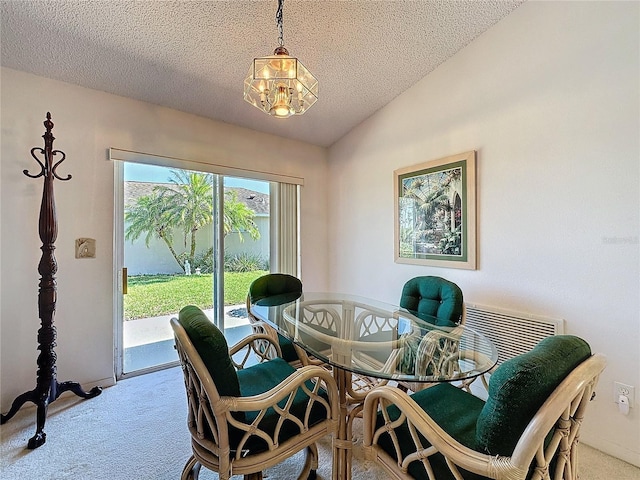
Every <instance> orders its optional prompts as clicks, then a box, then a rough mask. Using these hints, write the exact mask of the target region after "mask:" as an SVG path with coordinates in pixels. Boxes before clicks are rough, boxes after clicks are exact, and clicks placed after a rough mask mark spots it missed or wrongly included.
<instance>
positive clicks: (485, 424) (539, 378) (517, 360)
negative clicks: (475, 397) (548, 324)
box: [476, 335, 591, 456]
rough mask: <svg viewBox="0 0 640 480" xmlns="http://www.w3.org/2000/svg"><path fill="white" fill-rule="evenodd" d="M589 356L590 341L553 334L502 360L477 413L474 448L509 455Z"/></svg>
mask: <svg viewBox="0 0 640 480" xmlns="http://www.w3.org/2000/svg"><path fill="white" fill-rule="evenodd" d="M589 356H591V349H590V347H589V344H587V342H585V341H584V340H582V339H581V338H578V337H575V336H571V335H556V336H552V337H547V338H545V339H543V340H542V341H541V342H540V343H539V344H538V345H536V346H535V347H534V348H533V349H532V350H531V351H530V352H527V353H525V354H523V355H519V356H517V357H514V358H511V359H509V360H506V361H505V362H504V363H502V364H501V365H500V366H499V367H498V368H497V369H496V371H495V372H494V373H493V374H492V375H491V381H490V382H489V396H488V398H487V401H486V404H485V406H484V407H483V409H482V411H481V412H480V414H479V415H478V421H477V426H476V440H477V450H479V451H483V452H485V453H487V454H490V455H505V456H510V455H511V454H512V453H513V450H514V448H515V446H516V444H517V443H518V440H519V439H520V436H521V435H522V433H523V432H524V430H525V428H526V426H527V424H528V423H529V422H530V421H531V419H532V418H533V416H534V415H535V414H536V412H537V411H538V410H539V409H540V407H541V406H542V404H543V403H544V402H545V400H546V399H547V398H548V397H549V395H551V393H552V392H553V390H555V388H556V387H557V386H558V385H559V384H560V382H562V380H564V378H565V377H566V376H567V375H568V374H569V373H570V372H571V371H572V370H573V369H574V368H575V367H576V366H578V365H579V364H580V363H582V362H583V361H584V360H586V359H587V358H588V357H589Z"/></svg>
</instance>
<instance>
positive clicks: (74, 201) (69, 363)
mask: <svg viewBox="0 0 640 480" xmlns="http://www.w3.org/2000/svg"><path fill="white" fill-rule="evenodd" d="M0 78H1V81H2V83H1V101H2V111H1V117H0V118H1V126H2V145H1V147H0V153H1V155H2V156H1V161H0V168H1V171H0V174H1V175H0V187H1V188H0V190H1V193H0V201H1V213H2V222H1V225H2V231H1V236H0V238H1V244H0V261H1V276H0V282H1V285H2V289H1V308H0V314H1V317H0V333H1V337H2V338H1V342H0V349H1V351H0V363H1V367H0V382H1V384H0V390H1V409H2V411H3V412H5V411H7V410H8V409H9V407H10V403H11V401H12V400H13V399H14V398H15V397H16V396H17V395H19V394H21V393H23V392H25V391H28V390H31V389H33V388H34V387H35V378H36V357H37V353H38V352H37V351H36V347H37V343H36V332H37V330H38V328H39V319H38V310H37V296H38V281H39V274H38V272H37V265H38V261H39V260H40V255H41V251H40V246H41V243H40V240H39V237H38V231H37V224H38V212H39V208H40V200H41V198H42V179H37V180H34V179H30V178H27V177H26V176H24V175H23V174H22V171H23V170H25V169H27V170H29V171H30V172H32V173H37V172H38V169H37V164H36V162H35V160H33V159H32V158H31V156H30V154H29V151H30V149H31V148H32V147H43V140H42V135H43V133H44V127H43V125H42V123H43V121H44V119H45V114H46V113H47V111H50V112H51V114H52V119H53V122H54V124H55V127H54V129H53V134H54V136H55V137H56V140H55V142H54V148H56V149H59V150H62V151H64V152H65V153H66V155H67V160H66V161H65V162H64V163H63V164H61V165H60V166H59V167H58V174H60V175H63V176H64V175H67V174H71V175H72V176H73V178H72V179H71V180H70V181H68V182H60V181H55V182H54V183H55V199H56V205H57V216H58V223H59V233H58V238H57V241H56V247H57V248H56V251H55V255H56V259H57V262H58V274H57V285H58V303H57V312H56V318H55V325H56V326H57V329H58V341H57V348H56V352H57V356H58V362H57V365H58V379H59V380H60V381H65V380H74V381H78V382H81V383H83V384H87V385H92V384H94V383H96V382H99V383H109V382H111V381H112V380H113V375H114V366H113V345H114V334H113V329H114V318H113V317H114V308H113V298H114V294H115V292H114V289H113V278H114V262H113V251H114V246H113V225H114V216H113V215H114V165H113V163H112V162H111V161H110V160H109V159H108V158H109V157H108V148H109V147H117V148H121V149H128V150H134V151H139V152H146V153H152V154H160V155H166V156H172V157H177V158H183V159H191V160H195V161H204V162H206V161H211V162H212V163H216V164H223V165H231V166H238V167H241V168H244V169H255V170H259V171H269V172H274V173H279V174H283V175H292V176H298V177H304V178H305V185H304V187H302V189H301V192H302V193H301V195H302V198H301V209H302V211H301V216H302V217H303V218H305V219H306V220H305V222H304V225H303V227H302V232H301V249H302V255H303V256H304V257H305V260H304V271H303V277H302V280H303V282H304V283H305V286H308V288H310V289H314V290H320V289H325V288H326V284H327V281H328V269H327V265H326V254H325V252H326V251H327V233H326V216H327V213H326V203H325V202H323V201H317V199H318V198H321V199H323V198H325V196H326V192H325V185H326V183H327V153H326V150H325V149H322V148H319V147H314V146H310V145H307V144H303V143H300V142H294V141H288V140H284V139H282V138H279V137H275V136H271V135H265V134H261V133H257V132H254V131H251V130H247V129H243V128H238V127H234V126H231V125H229V124H225V123H220V122H214V121H211V120H207V119H204V118H200V117H196V116H193V115H187V114H183V113H180V112H177V111H174V110H169V109H166V108H162V107H158V106H155V105H151V104H146V103H142V102H137V101H134V100H130V99H126V98H122V97H118V96H114V95H109V94H106V93H103V92H98V91H94V90H88V89H84V88H80V87H77V86H74V85H70V84H66V83H61V82H57V81H52V80H48V79H45V78H41V77H36V76H33V75H29V74H26V73H22V72H18V71H15V70H11V69H6V68H3V69H2V70H1V77H0ZM241 101H242V100H241V99H240V100H239V102H241ZM247 108H250V107H247ZM272 120H273V119H271V118H269V117H266V116H265V121H272ZM79 237H91V238H95V239H96V249H97V253H96V258H95V259H81V260H77V259H75V258H74V240H75V239H76V238H79ZM308 252H312V254H309V253H308Z"/></svg>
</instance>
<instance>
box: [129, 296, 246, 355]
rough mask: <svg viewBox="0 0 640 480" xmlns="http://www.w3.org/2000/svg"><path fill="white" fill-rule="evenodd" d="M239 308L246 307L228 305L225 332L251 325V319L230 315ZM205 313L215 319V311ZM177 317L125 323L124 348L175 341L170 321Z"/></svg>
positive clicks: (142, 319) (165, 316)
mask: <svg viewBox="0 0 640 480" xmlns="http://www.w3.org/2000/svg"><path fill="white" fill-rule="evenodd" d="M239 308H245V305H244V304H241V305H228V306H226V307H225V308H224V312H225V315H224V325H225V330H226V329H230V328H234V327H239V326H242V325H249V319H248V318H247V317H242V318H238V317H234V316H231V315H229V311H231V310H235V309H239ZM204 312H205V313H206V314H207V316H208V317H209V318H210V319H213V310H204ZM175 316H176V315H175V314H173V315H162V316H159V317H152V318H139V319H137V320H129V321H126V322H124V325H123V332H122V333H123V347H124V348H125V349H127V348H130V347H137V346H140V345H147V344H149V343H156V342H162V341H165V340H171V339H173V330H172V329H171V325H170V324H169V320H171V318H172V317H175Z"/></svg>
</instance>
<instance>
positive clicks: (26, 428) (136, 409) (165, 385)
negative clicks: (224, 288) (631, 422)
mask: <svg viewBox="0 0 640 480" xmlns="http://www.w3.org/2000/svg"><path fill="white" fill-rule="evenodd" d="M185 418H186V399H185V392H184V384H183V381H182V372H181V370H180V369H179V368H172V369H169V370H164V371H160V372H156V373H152V374H148V375H144V376H140V377H135V378H131V379H128V380H125V381H122V382H119V383H118V384H117V385H115V386H114V387H111V388H108V389H106V390H105V391H104V392H103V393H102V395H100V396H99V397H96V398H94V399H91V400H81V399H79V398H78V397H76V396H74V395H72V394H65V395H64V396H62V397H61V398H59V399H58V400H56V401H55V402H54V403H53V404H52V405H51V406H50V407H49V414H48V417H47V422H46V425H45V432H46V433H47V442H46V443H45V444H44V445H43V446H42V447H40V448H38V449H36V450H28V449H26V448H25V447H26V444H27V441H28V439H29V438H30V437H31V436H33V434H34V432H35V409H34V408H32V407H27V406H25V407H23V408H22V410H21V411H20V412H19V413H18V414H17V415H16V416H15V417H14V418H12V419H11V420H10V421H9V422H8V423H7V424H5V425H3V426H2V427H0V436H1V444H0V445H1V447H0V453H1V462H2V463H1V464H0V478H2V479H7V480H9V479H40V480H63V479H70V478H74V479H80V478H82V479H87V480H129V479H137V480H178V479H179V478H180V473H181V471H182V467H183V465H184V463H185V461H186V460H187V458H188V457H189V454H190V453H189V436H188V434H187V429H186V423H185ZM360 431H361V430H360V429H359V428H356V432H355V436H356V438H357V441H358V443H357V444H356V447H355V448H354V457H355V458H354V463H355V466H354V470H353V472H354V474H353V478H354V480H365V479H366V480H385V479H386V478H387V476H386V475H385V474H384V473H382V472H381V471H380V470H379V469H378V468H377V467H376V465H374V464H371V463H369V462H367V461H365V460H364V459H363V458H362V450H361V449H360V448H358V446H357V445H358V444H359V443H361V435H360ZM329 445H330V439H326V440H324V441H323V442H322V443H321V444H320V445H319V448H320V468H319V470H318V478H320V479H325V480H326V479H330V478H331V455H330V452H331V451H330V448H329ZM580 455H581V459H580V467H581V468H580V470H581V479H582V480H600V479H612V478H615V479H617V480H627V479H628V480H638V479H640V469H638V468H635V467H633V466H631V465H629V464H626V463H624V462H621V461H619V460H616V459H613V458H611V457H609V456H607V455H604V454H602V453H601V452H598V451H596V450H594V449H592V448H589V447H587V446H584V445H581V451H580ZM301 461H302V456H301V454H299V455H298V456H297V457H294V458H292V459H290V460H288V461H287V462H284V463H283V464H281V465H279V466H278V467H275V468H272V469H270V470H267V471H266V472H265V474H266V475H265V476H266V477H267V478H270V479H274V480H275V479H278V480H280V479H282V480H288V479H295V478H297V474H298V472H299V468H300V464H301ZM200 478H202V479H203V480H209V479H211V480H213V479H216V478H218V477H217V475H215V474H213V473H211V472H208V471H207V472H205V470H204V469H203V472H202V474H201V475H200ZM235 478H236V477H234V479H235ZM237 478H238V479H239V478H240V477H237Z"/></svg>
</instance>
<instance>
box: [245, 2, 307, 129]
mask: <svg viewBox="0 0 640 480" xmlns="http://www.w3.org/2000/svg"><path fill="white" fill-rule="evenodd" d="M283 4H284V0H278V11H277V12H276V22H277V24H278V33H279V37H278V44H279V45H278V47H277V48H276V49H275V51H274V52H273V55H270V56H268V57H259V58H254V59H253V63H252V64H251V67H250V68H249V74H248V75H247V78H245V80H244V99H245V100H246V101H247V102H249V103H250V104H251V105H253V106H254V107H256V108H259V109H260V110H262V111H263V112H265V113H268V114H269V115H272V116H274V117H276V118H287V117H290V116H291V115H302V114H303V113H304V112H306V111H307V110H308V109H309V108H310V107H311V105H313V104H314V103H316V100H318V80H317V79H316V77H314V76H313V75H312V74H311V72H309V70H307V69H306V67H305V66H304V65H302V63H300V62H299V61H298V59H297V58H295V57H291V56H289V51H288V50H287V49H286V48H284V40H283V35H282V6H283Z"/></svg>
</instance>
